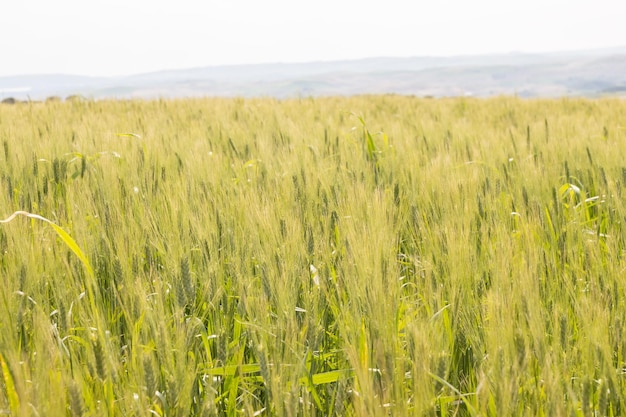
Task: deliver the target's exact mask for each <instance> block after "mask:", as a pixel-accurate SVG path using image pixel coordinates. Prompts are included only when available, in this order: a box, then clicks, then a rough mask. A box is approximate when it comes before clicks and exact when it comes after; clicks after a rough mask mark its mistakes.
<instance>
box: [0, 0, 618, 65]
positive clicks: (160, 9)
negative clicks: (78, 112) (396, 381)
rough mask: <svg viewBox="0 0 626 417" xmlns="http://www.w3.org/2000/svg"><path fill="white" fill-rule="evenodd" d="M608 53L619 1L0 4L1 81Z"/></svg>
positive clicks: (4, 0)
mask: <svg viewBox="0 0 626 417" xmlns="http://www.w3.org/2000/svg"><path fill="white" fill-rule="evenodd" d="M610 46H626V1H624V0H585V1H583V0H525V1H522V0H517V1H509V0H413V1H410V0H384V1H373V0H317V1H307V2H303V1H299V0H291V1H289V0H265V1H254V0H204V1H201V0H176V1H165V0H151V1H148V0H108V1H102V0H0V76H3V75H16V74H33V73H34V74H38V73H68V74H82V75H123V74H133V73H139V72H149V71H157V70H162V69H172V68H188V67H199V66H207V65H221V64H244V63H246V64H247V63H260V62H302V61H312V60H335V59H352V58H364V57H372V56H419V55H456V54H477V53H493V52H502V53H506V52H512V51H516V52H541V51H554V50H571V49H589V48H597V47H610Z"/></svg>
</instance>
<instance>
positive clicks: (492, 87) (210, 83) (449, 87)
mask: <svg viewBox="0 0 626 417" xmlns="http://www.w3.org/2000/svg"><path fill="white" fill-rule="evenodd" d="M382 93H395V94H411V95H417V96H434V97H446V96H465V95H472V96H478V97H486V96H493V95H502V94H507V95H514V94H515V95H518V96H520V97H559V96H586V97H597V96H606V95H611V96H622V97H626V47H623V48H611V49H600V50H587V51H575V52H556V53H545V54H523V53H511V54H499V55H481V56H454V57H413V58H368V59H361V60H352V61H332V62H310V63H299V64H288V63H276V64H259V65H238V66H215V67H205V68H193V69H184V70H172V71H160V72H153V73H147V74H137V75H132V76H127V77H109V78H106V77H82V76H72V75H63V74H54V75H50V74H44V75H28V76H12V77H0V100H3V99H7V98H9V97H11V98H15V99H18V100H29V99H30V100H43V99H45V98H47V97H51V96H58V97H67V96H70V95H81V96H84V97H87V98H93V99H103V98H156V97H164V98H174V97H192V96H241V97H253V96H267V97H277V98H286V97H298V96H321V95H355V94H382Z"/></svg>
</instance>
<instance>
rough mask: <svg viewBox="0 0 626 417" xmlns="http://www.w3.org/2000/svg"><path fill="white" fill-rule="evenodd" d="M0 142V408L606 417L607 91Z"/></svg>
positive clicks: (619, 216)
mask: <svg viewBox="0 0 626 417" xmlns="http://www.w3.org/2000/svg"><path fill="white" fill-rule="evenodd" d="M0 142H2V148H1V149H0V219H8V218H9V217H10V216H11V215H12V214H13V213H14V212H16V211H21V212H23V213H18V214H17V215H15V216H14V217H13V218H12V219H11V220H10V221H8V222H6V223H2V224H0V271H1V273H0V276H1V279H0V297H1V301H0V381H1V382H0V412H2V413H11V414H13V415H25V416H29V415H30V416H64V415H71V416H132V415H136V416H148V415H156V416H189V415H206V416H212V415H224V416H333V415H334V416H344V415H347V416H478V415H480V416H517V415H519V416H541V415H544V416H560V415H581V416H582V415H585V416H588V415H597V416H617V415H622V414H624V413H626V400H625V398H626V384H625V378H626V376H625V373H626V305H625V304H626V300H625V298H624V294H625V292H626V271H625V269H626V258H625V256H626V252H625V250H626V235H625V232H626V225H625V224H624V222H625V221H626V205H625V204H624V201H625V200H624V199H625V198H626V189H625V186H626V101H620V100H608V99H606V100H582V99H581V100H578V99H562V100H538V101H532V100H521V99H516V98H494V99H485V100H480V99H461V98H459V99H419V98H411V97H400V96H371V97H367V96H364V97H356V98H319V99H294V100H284V101H276V100H272V99H254V100H253V99H250V100H244V99H197V100H179V101H103V102H90V101H80V100H74V101H70V102H50V103H21V104H15V105H1V106H0ZM38 216H41V217H38Z"/></svg>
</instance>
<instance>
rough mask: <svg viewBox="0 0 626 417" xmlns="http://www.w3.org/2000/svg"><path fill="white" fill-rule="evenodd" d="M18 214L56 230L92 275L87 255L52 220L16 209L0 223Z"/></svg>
mask: <svg viewBox="0 0 626 417" xmlns="http://www.w3.org/2000/svg"><path fill="white" fill-rule="evenodd" d="M18 215H22V216H26V217H29V218H31V219H38V220H43V221H44V222H46V223H48V224H49V225H50V226H52V228H53V229H54V231H55V232H57V234H58V235H59V237H60V238H61V240H63V242H64V243H65V244H66V245H67V247H68V248H70V250H71V251H72V252H74V254H75V255H76V256H78V259H80V261H81V262H82V263H83V265H85V268H86V269H87V272H88V273H89V274H90V275H93V268H92V267H91V264H90V263H89V259H87V257H86V256H85V254H84V253H83V251H82V250H81V249H80V247H79V246H78V244H77V243H76V241H75V240H74V239H72V237H71V236H70V235H69V234H68V233H67V232H66V231H65V230H63V229H62V228H61V226H59V225H57V224H56V223H54V222H53V221H51V220H48V219H46V218H45V217H43V216H40V215H38V214H33V213H29V212H27V211H16V212H15V213H13V214H11V215H10V216H9V217H7V218H6V219H4V220H0V223H9V222H10V221H11V220H13V219H15V218H16V217H17V216H18Z"/></svg>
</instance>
